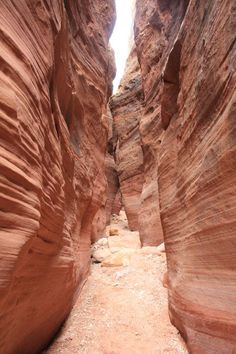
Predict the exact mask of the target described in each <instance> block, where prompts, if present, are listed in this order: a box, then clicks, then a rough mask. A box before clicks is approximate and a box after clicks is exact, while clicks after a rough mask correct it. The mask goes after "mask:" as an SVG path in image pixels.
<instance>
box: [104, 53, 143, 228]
mask: <svg viewBox="0 0 236 354" xmlns="http://www.w3.org/2000/svg"><path fill="white" fill-rule="evenodd" d="M142 100H143V91H142V85H141V75H140V67H139V63H138V60H137V54H136V49H135V47H134V49H133V50H132V51H131V54H130V56H129V58H128V61H127V66H126V72H125V74H124V77H123V79H122V82H121V85H120V87H119V91H118V93H117V94H116V95H114V96H112V99H111V101H110V107H111V112H112V115H113V120H114V134H115V135H116V136H117V143H116V150H115V161H116V165H117V171H118V178H119V183H120V190H121V195H122V203H123V205H124V208H125V212H126V215H127V218H128V224H129V228H130V229H131V230H139V210H140V195H141V191H142V186H143V153H142V148H141V142H140V135H139V121H140V119H141V116H142Z"/></svg>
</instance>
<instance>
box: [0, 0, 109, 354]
mask: <svg viewBox="0 0 236 354" xmlns="http://www.w3.org/2000/svg"><path fill="white" fill-rule="evenodd" d="M113 22H114V4H113V1H112V0H107V1H105V0H103V1H99V0H95V1H90V0H89V1H88V0H86V1H85V0H77V1H73V0H68V1H62V0H58V1H53V2H51V1H49V0H45V1H41V0H40V1H38V0H37V1H36V0H30V1H29V0H20V1H19V0H11V1H8V0H7V1H1V4H0V28H1V36H0V41H1V44H0V45H1V54H0V60H1V66H0V81H1V85H0V115H1V120H0V172H1V173H0V205H1V208H0V209H1V210H0V245H1V247H0V258H1V262H0V313H1V317H0V351H1V353H4V354H9V353H36V352H37V351H39V350H40V349H41V348H42V347H43V346H44V345H45V344H46V343H47V342H48V341H49V340H50V339H51V338H52V336H53V335H54V334H55V332H56V331H57V330H58V328H59V326H60V325H61V323H62V321H63V320H64V319H65V318H66V316H67V314H68V312H69V310H70V308H71V305H72V302H73V297H74V294H75V292H76V291H78V290H79V288H80V287H81V285H82V283H83V280H84V278H85V276H86V274H87V271H88V265H89V258H90V251H89V246H90V237H91V231H92V221H93V219H94V216H95V214H96V213H97V211H98V210H99V208H100V206H101V205H102V204H103V203H104V200H103V196H104V193H105V190H106V178H105V174H104V156H105V152H106V142H107V135H108V125H107V121H106V115H104V114H103V113H105V112H106V104H107V99H108V97H109V95H110V93H111V79H112V72H113V69H112V64H110V63H111V61H110V57H111V53H110V52H109V50H108V40H109V35H110V33H111V30H112V26H113Z"/></svg>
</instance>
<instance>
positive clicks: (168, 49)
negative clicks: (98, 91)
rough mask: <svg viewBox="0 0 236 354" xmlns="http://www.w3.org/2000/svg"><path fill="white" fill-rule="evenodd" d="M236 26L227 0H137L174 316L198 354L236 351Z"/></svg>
mask: <svg viewBox="0 0 236 354" xmlns="http://www.w3.org/2000/svg"><path fill="white" fill-rule="evenodd" d="M235 33H236V5H235V4H234V2H232V1H230V0H226V1H221V0H216V1H207V2H205V1H198V0H190V1H189V4H188V1H184V0H183V1H175V0H173V1H172V0H168V1H164V0H158V1H154V0H146V1H141V0H137V14H136V21H135V40H136V45H137V51H138V57H139V61H140V65H141V71H142V80H143V88H144V93H145V109H144V115H143V117H142V119H141V123H140V132H141V137H142V142H143V145H144V165H145V166H144V169H145V171H146V173H147V174H148V175H149V178H150V180H151V177H152V179H153V180H155V182H156V185H155V186H154V187H153V189H155V190H157V185H158V188H159V196H160V213H161V220H162V225H163V231H164V239H165V245H166V251H167V260H168V287H169V307H170V315H171V319H172V322H173V323H174V324H175V325H176V326H177V327H178V328H179V330H180V331H181V333H182V334H183V336H184V338H185V340H186V342H187V346H188V349H189V352H190V353H194V354H229V353H234V352H235V350H236V339H235V333H236V305H235V292H236V278H235V272H236V267H235V264H236V259H235V255H236V244H235V241H234V234H235V231H236V223H235V213H234V210H235V201H236V192H235V176H236V174H235V171H236V160H235V156H236V151H235V137H236V135H235V133H236V124H235V115H236V96H235V89H236V74H235V72H236V36H235ZM145 178H147V176H145ZM154 202H155V204H156V205H157V204H159V203H158V198H157V197H155V201H154Z"/></svg>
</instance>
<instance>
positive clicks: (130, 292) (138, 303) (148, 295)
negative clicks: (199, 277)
mask: <svg viewBox="0 0 236 354" xmlns="http://www.w3.org/2000/svg"><path fill="white" fill-rule="evenodd" d="M113 226H114V225H113ZM116 227H118V228H120V229H122V230H123V231H125V230H127V226H126V225H125V222H124V220H120V222H119V223H118V224H117V225H116ZM124 235H125V232H124ZM165 271H166V261H165V254H164V253H162V254H161V255H155V254H142V253H141V252H139V251H138V252H137V253H135V254H134V255H133V256H132V258H131V260H130V264H129V265H128V266H125V267H113V268H107V267H101V265H100V264H93V265H92V269H91V275H90V277H89V279H88V281H87V283H86V285H85V287H84V289H83V291H82V294H81V296H80V298H79V300H78V301H77V303H76V304H75V306H74V308H73V310H72V312H71V315H70V317H69V319H68V321H67V322H66V324H65V326H64V328H63V329H62V331H61V333H60V335H59V337H58V338H57V339H56V341H55V342H54V344H53V345H52V346H51V348H50V349H49V350H48V351H47V352H45V353H47V354H57V353H64V354H164V353H165V354H167V353H169V354H186V353H187V351H186V349H185V348H184V346H183V344H182V340H181V338H180V336H179V334H178V331H177V330H176V328H175V327H173V326H172V325H171V324H170V321H169V317H168V309H167V290H166V289H165V288H163V285H162V278H163V274H164V272H165Z"/></svg>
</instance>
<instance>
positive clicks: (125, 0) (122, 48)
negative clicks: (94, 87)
mask: <svg viewBox="0 0 236 354" xmlns="http://www.w3.org/2000/svg"><path fill="white" fill-rule="evenodd" d="M115 2H116V24H115V28H114V31H113V33H112V36H111V39H110V43H111V46H112V48H113V49H114V51H115V59H116V70H117V72H116V77H115V80H114V81H113V86H114V88H113V92H114V93H115V92H116V91H117V88H118V86H119V82H120V80H121V78H122V76H123V73H124V69H125V62H126V59H127V57H128V55H129V50H130V48H129V40H130V36H131V29H132V25H133V7H134V0H115Z"/></svg>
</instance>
